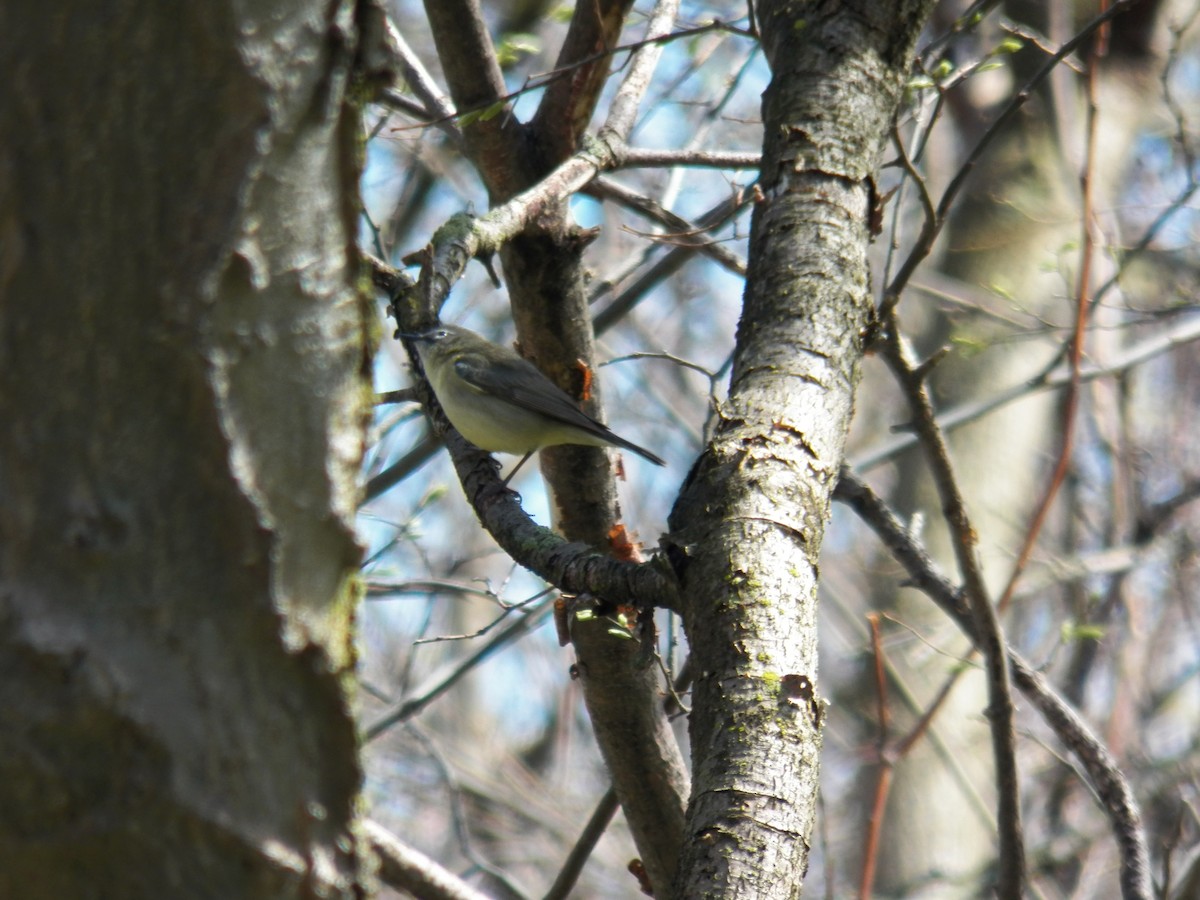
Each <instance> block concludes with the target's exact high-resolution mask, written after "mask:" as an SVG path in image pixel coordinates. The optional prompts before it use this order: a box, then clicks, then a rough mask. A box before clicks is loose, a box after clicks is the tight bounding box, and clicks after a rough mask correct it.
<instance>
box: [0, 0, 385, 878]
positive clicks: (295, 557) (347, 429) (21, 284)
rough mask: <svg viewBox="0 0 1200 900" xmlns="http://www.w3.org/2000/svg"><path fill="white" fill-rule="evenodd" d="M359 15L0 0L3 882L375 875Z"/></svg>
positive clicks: (326, 10)
mask: <svg viewBox="0 0 1200 900" xmlns="http://www.w3.org/2000/svg"><path fill="white" fill-rule="evenodd" d="M354 17H355V9H354V6H353V4H352V3H348V2H347V3H340V4H332V5H331V4H326V3H311V2H310V3H294V2H288V3H265V2H260V3H251V4H234V5H223V4H219V3H218V4H205V5H203V6H194V7H193V6H186V5H185V6H177V5H174V4H166V5H164V4H152V3H137V2H123V3H109V4H105V5H104V11H103V13H102V14H101V13H100V12H98V11H97V8H96V7H95V6H94V5H93V4H83V3H80V4H53V5H43V6H41V7H37V8H35V7H28V6H24V7H22V9H21V10H20V13H19V14H17V13H15V12H13V11H12V10H11V9H9V10H8V11H0V68H2V69H3V74H4V76H5V77H4V81H5V83H6V84H7V85H8V88H7V91H8V96H7V99H6V101H5V102H4V103H3V105H2V106H0V132H3V133H4V134H5V135H6V136H7V139H6V140H5V141H4V142H3V146H2V147H0V235H2V237H0V243H2V245H3V254H2V256H3V261H2V263H0V358H2V359H3V365H2V367H0V372H2V374H0V420H2V421H3V422H4V423H5V426H4V427H5V431H6V437H5V439H4V440H3V441H0V660H2V661H3V662H2V664H0V668H2V672H0V709H2V710H3V718H4V724H3V728H0V759H3V760H4V773H3V774H4V777H3V778H0V895H3V896H14V897H15V896H27V897H90V896H96V897H99V896H104V897H131V898H132V897H201V896H204V897H223V898H232V897H268V896H269V897H283V896H301V895H303V896H312V895H314V894H316V893H317V892H318V890H320V891H323V892H324V893H323V894H322V895H323V896H338V897H342V896H345V897H350V896H356V895H359V894H361V893H362V892H363V890H364V887H363V884H364V882H363V876H362V855H361V851H360V841H359V838H358V835H357V834H356V829H355V824H354V823H355V819H356V807H357V804H358V798H359V783H360V778H361V774H360V771H359V766H358V762H357V759H356V756H357V738H356V733H355V722H354V718H353V715H352V710H351V706H350V695H351V689H352V668H353V643H352V634H351V627H352V623H353V614H354V605H355V600H356V590H355V587H354V584H355V583H354V574H355V571H356V568H357V561H358V557H359V551H358V548H357V546H356V544H355V541H354V538H353V533H352V517H353V515H354V509H355V500H356V496H357V490H356V487H355V485H356V475H357V467H358V464H359V460H360V457H361V451H362V443H363V439H364V425H365V418H364V413H363V402H364V400H365V399H366V396H367V395H366V393H365V392H366V390H367V387H368V383H367V381H366V378H365V375H366V366H367V362H368V357H369V354H368V351H367V347H368V340H367V338H368V333H367V326H366V323H367V321H368V319H367V309H366V307H365V306H364V304H363V303H362V302H361V299H360V297H359V296H358V294H357V293H356V291H355V286H354V282H355V278H356V267H355V262H354V260H355V253H354V240H355V234H356V225H355V221H356V219H355V205H354V203H353V199H352V198H354V197H355V196H356V181H357V175H358V163H357V153H356V148H355V141H356V140H357V133H358V132H357V129H358V124H357V116H356V115H355V114H354V112H353V110H352V109H351V108H350V107H348V106H347V103H346V92H347V88H348V86H349V84H350V79H351V77H352V70H353V63H354V43H353V42H354V40H355V30H356V26H355V18H354Z"/></svg>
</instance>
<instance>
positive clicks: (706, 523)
mask: <svg viewBox="0 0 1200 900" xmlns="http://www.w3.org/2000/svg"><path fill="white" fill-rule="evenodd" d="M859 6H860V5H858V4H843V5H839V6H838V7H836V8H834V7H828V6H822V5H819V4H797V3H783V2H779V3H764V4H761V5H760V6H759V14H760V22H761V28H762V32H763V44H764V48H765V50H766V52H767V57H768V60H770V62H771V65H772V70H773V78H772V82H771V85H770V87H769V88H768V89H767V92H766V94H765V97H764V102H763V123H764V131H765V146H764V159H763V170H762V180H761V185H762V188H763V193H764V195H765V200H764V201H763V202H762V204H761V205H760V206H759V207H758V209H757V210H756V212H755V216H754V221H753V225H752V230H751V261H752V262H751V270H750V273H749V277H748V280H747V285H746V293H745V300H744V312H743V317H742V321H741V324H740V326H739V329H738V342H737V352H736V355H735V359H734V368H733V372H732V375H731V381H730V392H729V400H728V402H727V404H726V405H725V406H724V407H723V409H722V410H721V421H720V424H719V426H718V428H717V431H716V434H715V436H714V439H713V441H712V443H711V444H710V446H709V449H708V451H707V452H706V454H705V455H704V456H703V457H702V458H701V460H700V461H699V463H698V464H697V466H696V468H695V469H694V470H693V472H692V474H691V476H690V480H689V483H688V484H687V485H686V486H685V489H684V492H683V494H682V496H681V498H680V501H679V503H678V504H677V506H676V508H675V511H674V512H673V514H672V517H671V540H672V542H673V548H672V550H673V552H672V556H673V561H674V563H675V565H676V569H677V571H678V572H679V574H680V577H681V579H682V581H683V597H684V621H685V625H686V627H687V631H688V638H689V641H690V642H691V646H692V652H693V663H694V665H695V669H696V671H697V678H696V683H695V688H694V693H693V698H694V702H693V709H692V716H691V723H690V725H691V736H692V758H693V779H694V787H693V792H692V798H691V803H690V805H689V808H688V823H687V830H686V832H685V851H684V857H683V861H682V863H681V865H680V874H679V877H678V879H677V881H676V887H675V896H677V897H681V898H682V897H686V898H697V897H714V896H722V897H751V896H753V897H761V898H769V897H791V896H797V895H798V894H799V891H800V885H801V882H802V878H803V873H804V872H805V870H806V867H807V860H808V846H809V835H810V834H811V829H812V825H813V819H814V813H815V808H816V791H817V782H818V757H819V752H820V743H821V723H822V719H823V705H822V701H821V700H820V698H819V696H818V695H817V692H816V683H817V651H816V588H817V582H818V576H819V573H818V569H817V561H818V556H819V554H820V548H821V541H822V537H823V535H824V529H825V523H826V520H827V517H828V511H829V496H830V492H831V491H832V489H833V486H834V484H835V482H836V480H837V475H838V467H839V465H840V463H841V460H842V453H843V445H844V441H845V435H846V430H847V427H848V424H849V421H850V415H851V412H852V408H853V400H854V389H855V386H856V384H857V381H858V368H859V362H860V360H861V356H862V352H863V338H864V331H865V329H866V328H867V325H868V323H869V322H870V319H871V299H870V293H869V290H868V273H867V266H866V249H867V243H868V240H869V235H868V214H869V207H870V203H871V199H872V189H871V175H872V172H873V170H874V168H875V166H876V164H877V157H878V153H879V148H880V146H881V143H882V141H883V140H884V138H885V135H886V133H887V129H888V126H889V124H890V121H891V118H892V115H893V112H894V110H895V107H896V103H897V101H898V98H899V95H900V88H901V85H902V83H903V77H904V74H905V72H906V70H907V65H908V61H909V57H910V55H911V52H912V47H913V42H914V41H915V38H916V34H917V32H918V31H919V29H920V27H921V23H922V21H923V20H924V15H925V13H926V11H927V6H928V4H919V3H913V4H901V5H899V6H898V7H897V8H895V9H892V8H890V7H888V8H885V7H884V6H882V5H876V4H862V5H861V8H859Z"/></svg>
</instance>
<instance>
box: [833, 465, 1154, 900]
mask: <svg viewBox="0 0 1200 900" xmlns="http://www.w3.org/2000/svg"><path fill="white" fill-rule="evenodd" d="M833 497H834V499H835V500H837V501H840V502H841V503H845V504H846V505H847V506H849V507H850V508H851V509H853V510H854V511H855V512H856V513H857V514H858V516H859V518H860V519H862V521H863V522H865V523H866V524H867V526H868V527H870V528H871V530H872V531H874V532H875V534H876V536H877V537H878V538H879V539H880V540H881V541H882V542H883V544H884V546H886V547H887V548H888V550H889V551H890V552H891V554H892V556H893V557H894V558H895V559H896V561H897V562H899V563H900V564H901V565H902V566H903V567H904V569H905V571H906V572H907V574H908V577H909V580H910V581H911V582H912V584H913V586H914V587H916V588H917V589H919V590H920V591H922V592H923V593H924V594H925V595H926V596H927V597H929V599H931V600H932V601H933V602H934V603H936V604H937V605H938V607H939V608H941V610H942V611H943V612H945V613H946V614H947V615H948V616H950V618H952V619H953V620H954V621H955V623H956V624H957V625H958V627H959V628H961V629H962V631H963V633H964V634H966V635H968V636H969V637H970V638H971V639H972V640H973V641H974V642H975V643H976V645H978V644H979V636H978V632H977V630H976V619H975V616H974V615H973V613H972V611H971V609H970V608H969V607H968V605H967V603H966V601H965V599H964V595H963V591H962V590H960V589H959V588H956V587H955V586H954V585H953V584H951V583H950V581H949V579H947V578H946V576H945V575H943V574H942V573H941V572H940V571H939V570H938V567H937V564H936V563H934V562H933V560H932V559H931V558H930V556H929V554H928V553H927V552H926V551H925V548H924V547H922V546H921V543H920V541H919V540H918V539H917V538H916V537H915V536H914V535H913V534H912V533H911V532H910V531H909V530H908V529H907V528H905V527H904V525H903V523H901V521H900V520H899V518H898V517H897V516H896V514H895V513H894V512H892V510H891V509H890V508H889V507H888V506H887V504H886V503H884V502H883V500H882V499H880V497H879V496H878V495H877V494H876V493H875V492H874V491H872V490H871V488H870V487H869V486H868V485H867V484H866V483H865V482H863V481H862V480H861V479H859V478H858V477H857V476H856V475H855V474H854V473H853V472H851V471H850V470H849V469H847V468H843V469H842V473H841V478H840V479H839V481H838V485H837V488H836V489H835V490H834V494H833ZM1006 653H1007V657H1008V662H1009V665H1010V666H1011V669H1012V678H1013V683H1014V684H1015V685H1016V686H1017V688H1018V689H1019V690H1020V691H1021V693H1022V694H1024V695H1025V697H1026V698H1027V699H1028V700H1029V701H1030V702H1031V703H1033V705H1034V706H1036V707H1037V709H1038V711H1039V712H1040V713H1041V714H1042V718H1043V720H1044V721H1045V722H1046V724H1047V725H1048V726H1049V727H1050V728H1051V729H1052V730H1053V731H1054V733H1055V734H1056V735H1057V736H1058V739H1059V740H1060V741H1062V742H1063V744H1064V745H1065V746H1066V747H1067V748H1068V749H1069V750H1070V751H1071V752H1072V754H1074V756H1075V758H1076V759H1077V760H1079V762H1080V764H1081V765H1082V766H1083V769H1084V771H1086V772H1087V775H1088V778H1089V780H1090V784H1091V787H1092V789H1093V790H1094V791H1095V792H1096V795H1097V797H1099V799H1100V802H1101V805H1102V807H1103V809H1104V812H1105V814H1106V815H1107V816H1108V819H1109V824H1110V826H1111V828H1112V831H1113V834H1114V835H1115V837H1116V841H1117V850H1118V853H1119V855H1120V858H1121V891H1122V896H1123V897H1124V898H1125V900H1150V898H1151V896H1152V894H1151V892H1150V874H1149V872H1150V868H1149V867H1150V852H1149V848H1148V847H1147V845H1146V836H1145V833H1144V830H1143V827H1142V816H1141V811H1140V810H1139V808H1138V804H1137V800H1136V798H1135V797H1134V796H1133V790H1132V789H1131V788H1130V787H1129V783H1128V782H1127V781H1126V780H1125V777H1124V776H1123V775H1122V774H1121V771H1120V769H1119V768H1118V767H1117V763H1116V761H1115V760H1114V759H1113V758H1112V754H1110V753H1109V752H1108V750H1107V749H1106V748H1105V746H1104V744H1103V743H1102V742H1101V741H1100V739H1099V738H1098V737H1096V735H1095V734H1093V733H1092V731H1091V729H1090V728H1089V727H1088V726H1087V723H1085V722H1084V721H1083V719H1082V718H1081V717H1080V715H1079V713H1078V712H1076V711H1075V710H1074V709H1073V708H1072V707H1071V705H1070V704H1069V703H1067V702H1066V701H1065V700H1064V699H1063V698H1062V697H1060V696H1059V695H1058V694H1057V693H1056V692H1055V691H1054V689H1053V688H1051V687H1050V685H1049V684H1047V683H1046V680H1045V678H1044V677H1043V676H1042V675H1041V674H1040V673H1039V672H1038V671H1037V670H1036V669H1035V668H1034V667H1033V666H1032V665H1030V664H1029V663H1028V662H1027V661H1026V660H1025V659H1024V658H1023V657H1022V656H1021V655H1020V654H1019V653H1017V652H1016V651H1015V650H1013V649H1011V648H1006Z"/></svg>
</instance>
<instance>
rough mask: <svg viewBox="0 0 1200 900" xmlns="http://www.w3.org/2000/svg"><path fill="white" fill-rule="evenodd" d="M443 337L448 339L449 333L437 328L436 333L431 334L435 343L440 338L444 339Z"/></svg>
mask: <svg viewBox="0 0 1200 900" xmlns="http://www.w3.org/2000/svg"><path fill="white" fill-rule="evenodd" d="M445 337H450V332H448V331H447V330H446V329H445V328H439V329H438V330H437V331H435V332H434V333H433V339H434V340H435V341H440V340H441V339H442V338H445Z"/></svg>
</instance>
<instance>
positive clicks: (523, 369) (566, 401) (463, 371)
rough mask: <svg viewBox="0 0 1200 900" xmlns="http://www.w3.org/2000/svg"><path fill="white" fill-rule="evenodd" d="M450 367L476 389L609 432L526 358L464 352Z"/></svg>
mask: <svg viewBox="0 0 1200 900" xmlns="http://www.w3.org/2000/svg"><path fill="white" fill-rule="evenodd" d="M454 371H455V372H457V373H458V376H459V377H460V378H461V379H462V380H463V381H465V382H467V384H469V385H471V386H472V387H473V388H475V389H476V390H477V391H479V392H480V393H483V394H487V395H488V396H490V397H495V398H496V399H498V400H505V401H507V402H509V403H512V404H514V405H515V406H520V407H522V408H524V409H529V410H533V411H534V412H539V413H541V414H542V415H545V416H549V417H550V418H553V419H557V420H558V421H560V422H564V423H566V424H568V425H574V426H576V427H577V428H583V429H584V430H586V431H591V432H593V433H597V434H600V435H604V436H607V435H609V434H610V432H609V430H608V429H607V428H605V427H604V426H603V425H601V424H600V423H599V422H597V421H596V420H595V419H593V418H592V417H591V416H589V415H587V414H586V413H584V412H583V411H582V410H580V408H579V405H578V404H577V403H576V402H575V401H574V400H573V399H571V395H570V394H568V393H567V392H566V391H564V390H562V389H560V388H559V387H558V385H556V384H555V383H554V382H553V381H551V380H550V379H549V378H547V377H546V376H545V375H543V374H542V373H541V372H540V371H539V370H538V368H537V367H536V366H534V364H533V363H531V362H529V361H528V360H524V359H521V358H520V357H516V358H514V359H504V360H503V361H496V360H491V361H488V360H485V359H484V358H483V357H482V356H480V355H478V354H474V353H464V354H462V355H461V356H460V357H459V358H458V359H457V360H455V363H454Z"/></svg>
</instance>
